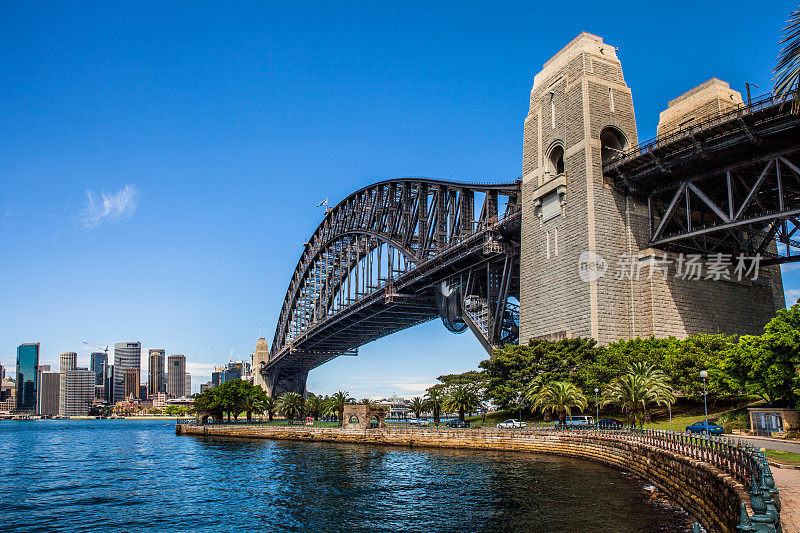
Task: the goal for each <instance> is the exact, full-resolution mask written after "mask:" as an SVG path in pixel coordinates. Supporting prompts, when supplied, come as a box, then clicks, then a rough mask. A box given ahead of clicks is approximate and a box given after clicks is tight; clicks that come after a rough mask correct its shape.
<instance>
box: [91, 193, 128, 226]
mask: <svg viewBox="0 0 800 533" xmlns="http://www.w3.org/2000/svg"><path fill="white" fill-rule="evenodd" d="M86 196H87V198H88V203H87V205H86V209H85V210H84V211H83V217H82V221H83V227H84V228H86V229H94V228H96V227H97V226H99V225H100V224H101V223H102V222H103V221H105V220H109V221H115V220H121V219H123V218H127V217H129V216H131V215H132V214H133V212H134V211H136V189H135V188H134V187H133V186H132V185H125V187H123V188H122V189H120V190H119V191H117V192H115V193H101V194H100V198H98V197H97V195H95V193H93V192H92V191H86Z"/></svg>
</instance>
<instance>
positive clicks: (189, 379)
mask: <svg viewBox="0 0 800 533" xmlns="http://www.w3.org/2000/svg"><path fill="white" fill-rule="evenodd" d="M185 386H186V391H185V393H184V396H186V397H187V398H188V397H189V396H191V395H192V376H191V374H189V373H188V372H187V373H186V378H185Z"/></svg>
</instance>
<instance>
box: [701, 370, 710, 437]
mask: <svg viewBox="0 0 800 533" xmlns="http://www.w3.org/2000/svg"><path fill="white" fill-rule="evenodd" d="M700 377H701V378H703V408H704V409H705V412H706V429H705V432H706V436H708V401H707V400H706V395H707V394H706V378H707V377H708V372H706V371H705V370H703V371H702V372H700Z"/></svg>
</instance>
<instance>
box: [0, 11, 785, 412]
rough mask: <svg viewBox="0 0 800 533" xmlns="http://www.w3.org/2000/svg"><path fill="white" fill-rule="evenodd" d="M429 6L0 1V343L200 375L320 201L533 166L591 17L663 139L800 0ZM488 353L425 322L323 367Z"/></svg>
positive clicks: (251, 308)
mask: <svg viewBox="0 0 800 533" xmlns="http://www.w3.org/2000/svg"><path fill="white" fill-rule="evenodd" d="M428 4H429V3H413V2H392V1H390V2H369V3H363V4H357V3H350V4H347V5H345V6H335V5H334V3H319V4H308V3H284V4H280V3H265V2H254V3H246V2H239V3H235V5H234V4H230V3H222V4H220V3H211V2H207V3H206V2H191V3H190V2H185V3H184V2H169V3H146V2H137V3H122V2H107V3H101V4H98V3H92V4H82V3H80V2H74V3H68V4H61V5H59V4H58V3H56V4H53V3H47V4H45V3H39V2H24V3H23V2H16V3H11V2H7V3H4V4H3V6H2V8H1V9H2V16H0V80H2V81H1V83H2V98H0V129H2V131H3V132H4V135H3V142H2V143H0V250H2V253H1V255H0V295H2V297H0V298H1V299H0V302H2V305H0V363H2V364H3V365H5V366H6V367H7V368H8V369H11V368H13V365H14V357H15V349H16V346H17V345H18V344H20V343H22V342H30V341H40V342H41V343H42V359H43V362H44V363H51V364H56V365H57V357H58V353H59V352H62V351H77V352H78V353H79V363H80V364H88V353H89V352H90V349H88V348H87V347H86V346H85V345H83V344H82V341H88V342H90V343H97V344H102V345H105V344H113V343H114V342H118V341H127V340H140V341H142V343H143V348H144V349H145V350H146V349H147V348H151V347H160V348H165V349H166V350H167V352H168V353H183V354H185V355H186V356H187V358H188V361H189V368H190V371H191V372H192V373H193V374H194V375H195V380H194V388H195V389H197V388H198V387H199V383H200V382H201V381H205V379H207V376H208V375H209V374H210V371H211V367H212V366H213V365H214V364H216V363H220V362H224V361H227V360H228V358H229V354H230V352H231V350H232V349H233V347H234V346H235V354H238V357H249V354H250V352H251V351H252V350H253V348H254V346H255V342H256V340H257V337H258V334H259V329H260V330H261V332H262V335H264V336H266V337H267V338H268V340H270V341H271V339H272V335H273V332H274V326H275V322H276V320H277V315H278V311H279V307H280V304H281V301H282V298H283V296H284V292H285V290H286V285H287V283H288V280H289V276H290V275H291V272H292V269H293V268H294V265H295V264H296V262H297V259H298V257H299V254H300V251H301V246H302V244H303V243H304V242H305V239H306V238H307V237H308V235H310V234H311V233H312V232H313V230H314V229H315V227H316V226H317V224H318V223H319V221H320V219H321V217H322V214H323V213H322V210H321V209H319V208H316V207H315V206H316V204H317V203H318V202H319V201H320V200H322V199H323V198H326V197H327V198H330V200H331V203H335V202H337V201H338V200H339V199H341V198H342V197H344V196H345V195H346V194H348V193H349V192H351V191H353V190H356V189H357V188H360V187H362V186H364V185H366V184H369V183H371V182H374V181H378V180H380V179H384V178H387V177H393V176H405V175H424V176H433V177H442V178H450V179H454V180H458V179H466V180H491V181H495V180H497V181H500V180H507V179H514V178H516V177H517V176H519V175H520V173H521V164H522V154H521V152H522V121H523V119H524V118H525V115H526V114H527V106H528V98H529V92H530V88H531V85H532V83H533V76H534V74H536V73H537V72H538V71H539V70H540V68H541V66H542V64H543V63H544V62H545V61H546V60H547V59H549V58H550V57H551V56H552V55H553V54H554V53H555V52H557V51H558V50H559V49H560V48H561V47H562V46H564V45H565V44H566V43H567V42H568V41H570V40H571V39H572V38H573V37H574V36H575V35H577V34H578V33H579V32H581V31H584V30H585V31H589V32H592V33H596V34H598V35H601V36H603V38H604V39H605V41H606V42H607V43H610V44H612V45H615V46H619V47H620V52H619V56H620V58H621V60H622V64H623V69H624V73H625V77H626V81H627V83H628V85H629V86H630V87H631V88H632V90H633V98H634V104H635V108H636V117H637V123H638V128H639V137H640V138H641V139H646V138H649V137H652V136H653V135H655V127H656V123H657V121H658V113H659V111H661V110H662V109H664V108H665V107H666V102H667V101H668V100H669V99H671V98H674V97H675V96H677V95H679V94H681V93H683V92H685V91H686V90H688V89H690V88H691V87H694V86H695V85H697V84H699V83H702V82H703V81H705V80H707V79H709V78H711V77H713V76H716V77H719V78H721V79H723V80H726V81H728V82H730V83H731V85H732V86H733V87H734V88H735V89H737V90H740V91H742V92H743V93H744V82H746V81H747V82H751V83H756V84H758V85H759V86H760V87H761V90H762V91H763V92H766V91H764V90H765V89H767V88H769V87H770V77H771V76H770V69H771V68H772V66H773V64H774V62H775V56H776V54H777V50H778V44H777V43H778V41H779V37H780V29H781V27H782V25H783V21H784V20H785V18H786V16H787V14H788V13H789V12H790V11H791V10H792V9H794V7H795V4H794V3H792V2H769V1H764V2H760V3H759V7H758V9H757V14H754V13H755V12H754V10H753V9H754V8H753V4H752V3H750V2H747V3H745V2H726V3H724V4H716V3H706V2H685V3H670V4H669V8H667V7H662V4H658V3H656V4H647V3H642V2H635V3H625V2H616V3H612V4H609V3H601V2H588V3H586V4H584V5H580V3H577V2H575V3H571V4H569V5H566V4H564V3H553V4H549V5H547V4H544V5H542V4H541V3H533V2H525V3H520V4H514V3H499V4H491V7H487V4H469V3H464V2H451V3H441V4H438V5H437V6H436V7H431V6H430V5H428ZM663 5H664V6H666V4H663ZM723 5H724V7H723ZM786 270H787V271H786V272H785V277H784V284H785V288H786V290H787V294H788V295H789V296H790V297H791V298H792V299H793V300H794V299H797V297H798V296H800V269H798V268H796V267H795V269H794V270H791V269H786ZM789 270H791V271H789ZM483 358H485V353H484V352H483V351H482V349H481V347H480V346H479V344H478V342H477V341H476V340H475V339H474V338H472V337H471V336H469V335H466V334H465V335H460V336H454V335H452V334H450V333H447V332H446V331H445V329H444V328H443V327H442V326H441V324H440V323H438V322H430V323H428V324H425V325H423V326H419V327H417V328H414V329H411V330H407V331H404V332H402V333H399V334H396V335H394V336H391V337H389V338H386V339H383V340H381V341H378V342H375V343H372V344H370V345H368V346H365V347H363V348H362V349H361V351H360V355H359V356H358V357H357V358H353V357H342V358H339V359H337V360H335V361H333V362H331V363H329V364H327V365H324V366H323V367H321V368H320V369H318V370H316V371H314V372H313V373H312V375H311V376H310V378H309V387H310V389H311V390H312V391H315V392H322V393H330V392H333V391H335V390H338V389H341V388H344V389H347V390H349V391H350V392H351V394H353V395H355V396H357V397H365V396H370V397H378V396H385V395H389V394H392V393H397V394H400V395H406V396H411V395H414V394H419V393H420V392H422V391H423V389H424V388H425V387H427V386H429V385H430V384H432V383H433V381H434V380H435V377H436V376H438V375H440V374H442V373H449V372H453V371H462V370H467V369H471V368H474V367H475V365H476V364H477V363H478V362H479V361H480V360H482V359H483Z"/></svg>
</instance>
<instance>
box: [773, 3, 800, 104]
mask: <svg viewBox="0 0 800 533" xmlns="http://www.w3.org/2000/svg"><path fill="white" fill-rule="evenodd" d="M780 44H781V45H782V46H783V48H781V53H780V54H779V55H778V64H777V65H776V66H775V68H774V69H772V72H774V73H775V76H774V77H773V79H774V80H775V88H774V92H775V95H776V96H779V97H780V98H782V99H783V100H786V99H788V98H792V113H800V9H795V10H794V11H792V13H791V14H790V15H789V18H788V19H787V20H786V27H784V28H783V39H781V42H780Z"/></svg>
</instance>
